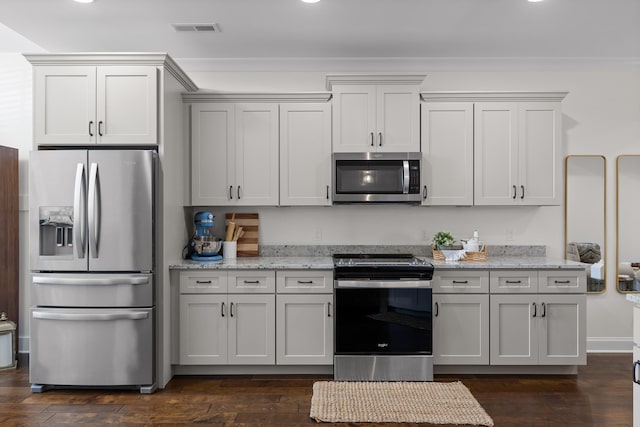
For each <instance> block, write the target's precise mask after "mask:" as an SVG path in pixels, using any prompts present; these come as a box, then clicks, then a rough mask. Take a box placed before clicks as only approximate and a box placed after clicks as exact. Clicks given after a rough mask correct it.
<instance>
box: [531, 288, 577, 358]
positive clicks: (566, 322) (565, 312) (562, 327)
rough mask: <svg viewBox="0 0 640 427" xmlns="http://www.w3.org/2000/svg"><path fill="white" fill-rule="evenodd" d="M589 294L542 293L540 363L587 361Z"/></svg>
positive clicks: (540, 300)
mask: <svg viewBox="0 0 640 427" xmlns="http://www.w3.org/2000/svg"><path fill="white" fill-rule="evenodd" d="M586 308H587V306H586V295H540V296H539V312H538V315H539V321H540V328H539V340H540V349H539V364H540V365H585V364H586V363H587V351H586V343H587V332H586V328H587V313H586Z"/></svg>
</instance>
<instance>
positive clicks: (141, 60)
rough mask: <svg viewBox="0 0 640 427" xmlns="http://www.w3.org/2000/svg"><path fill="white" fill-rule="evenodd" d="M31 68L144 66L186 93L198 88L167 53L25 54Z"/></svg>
mask: <svg viewBox="0 0 640 427" xmlns="http://www.w3.org/2000/svg"><path fill="white" fill-rule="evenodd" d="M24 57H25V58H26V59H27V61H29V62H30V63H31V65H33V66H41V65H94V66H97V65H146V66H156V67H163V68H164V69H165V70H167V72H168V73H169V74H171V75H172V76H173V77H175V78H176V80H178V82H180V84H181V85H182V86H183V87H184V88H185V89H186V90H188V91H196V90H198V86H197V85H196V84H195V83H194V82H193V80H191V78H190V77H189V76H188V75H187V74H186V73H185V72H184V70H183V69H182V68H180V66H179V65H178V64H177V63H176V62H175V61H174V60H173V58H171V57H170V56H169V55H168V54H167V53H162V52H108V53H107V52H105V53H102V52H91V53H78V52H72V53H25V54H24Z"/></svg>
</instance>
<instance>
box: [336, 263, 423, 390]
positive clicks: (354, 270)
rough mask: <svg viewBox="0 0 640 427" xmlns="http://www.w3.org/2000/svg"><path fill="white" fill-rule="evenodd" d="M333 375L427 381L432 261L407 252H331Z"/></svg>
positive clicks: (351, 378) (338, 377)
mask: <svg viewBox="0 0 640 427" xmlns="http://www.w3.org/2000/svg"><path fill="white" fill-rule="evenodd" d="M333 260H334V291H335V293H334V295H335V296H334V298H335V301H334V302H335V316H334V336H335V345H334V379H335V380H337V381H432V380H433V351H432V341H433V340H432V327H431V325H432V322H431V320H432V318H431V317H432V313H431V306H432V305H431V300H432V292H431V278H432V277H433V270H434V268H433V265H432V264H430V263H428V262H426V261H424V260H422V259H419V258H417V257H414V256H413V255H410V254H400V255H398V254H375V255H367V254H336V255H334V256H333Z"/></svg>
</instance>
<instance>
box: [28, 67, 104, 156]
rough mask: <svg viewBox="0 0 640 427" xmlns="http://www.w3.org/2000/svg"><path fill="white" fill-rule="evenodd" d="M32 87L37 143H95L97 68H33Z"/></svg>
mask: <svg viewBox="0 0 640 427" xmlns="http://www.w3.org/2000/svg"><path fill="white" fill-rule="evenodd" d="M33 86H34V100H33V109H34V112H33V120H34V128H33V139H34V141H35V143H36V144H37V145H40V144H65V145H71V144H95V142H96V135H97V122H96V67H77V66H67V67H63V66H60V67H34V68H33Z"/></svg>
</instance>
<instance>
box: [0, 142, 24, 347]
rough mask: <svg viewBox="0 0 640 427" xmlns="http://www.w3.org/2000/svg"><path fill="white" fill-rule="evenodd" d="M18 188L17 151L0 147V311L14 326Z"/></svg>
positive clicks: (16, 280) (16, 297)
mask: <svg viewBox="0 0 640 427" xmlns="http://www.w3.org/2000/svg"><path fill="white" fill-rule="evenodd" d="M18 187H19V183H18V150H16V149H15V148H10V147H3V146H0V312H1V311H4V312H6V313H7V317H8V318H9V319H10V320H12V321H14V322H15V323H16V325H17V324H18V320H19V316H20V313H19V300H18V295H19V275H18V255H19V246H18V233H19V224H18ZM17 336H18V333H17V331H16V337H17ZM14 345H15V346H17V342H16V343H14ZM14 348H17V347H14Z"/></svg>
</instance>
